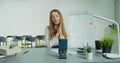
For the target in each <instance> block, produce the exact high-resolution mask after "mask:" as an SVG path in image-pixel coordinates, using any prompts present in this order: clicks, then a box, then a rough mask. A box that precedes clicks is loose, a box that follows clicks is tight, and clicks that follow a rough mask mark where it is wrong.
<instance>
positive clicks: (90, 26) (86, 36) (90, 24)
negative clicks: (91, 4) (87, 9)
mask: <svg viewBox="0 0 120 63" xmlns="http://www.w3.org/2000/svg"><path fill="white" fill-rule="evenodd" d="M68 30H69V42H70V47H72V48H78V47H83V45H84V46H85V45H86V44H87V43H88V44H89V45H90V46H93V47H95V46H94V43H95V27H94V18H93V16H91V15H74V14H73V15H72V14H71V15H69V22H68Z"/></svg>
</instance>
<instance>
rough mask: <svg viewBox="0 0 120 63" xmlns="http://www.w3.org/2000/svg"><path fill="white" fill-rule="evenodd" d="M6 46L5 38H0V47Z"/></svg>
mask: <svg viewBox="0 0 120 63" xmlns="http://www.w3.org/2000/svg"><path fill="white" fill-rule="evenodd" d="M5 44H6V37H3V36H0V46H1V47H2V46H5Z"/></svg>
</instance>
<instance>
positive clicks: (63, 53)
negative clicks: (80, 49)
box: [58, 39, 67, 59]
mask: <svg viewBox="0 0 120 63" xmlns="http://www.w3.org/2000/svg"><path fill="white" fill-rule="evenodd" d="M58 49H59V51H58V52H59V59H66V58H67V39H59V46H58Z"/></svg>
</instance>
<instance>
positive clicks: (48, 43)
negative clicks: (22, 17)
mask: <svg viewBox="0 0 120 63" xmlns="http://www.w3.org/2000/svg"><path fill="white" fill-rule="evenodd" d="M49 34H50V31H49V28H48V27H46V28H45V41H46V46H47V47H48V48H51V47H52V46H56V45H58V39H57V38H56V37H53V38H52V39H51V40H49Z"/></svg>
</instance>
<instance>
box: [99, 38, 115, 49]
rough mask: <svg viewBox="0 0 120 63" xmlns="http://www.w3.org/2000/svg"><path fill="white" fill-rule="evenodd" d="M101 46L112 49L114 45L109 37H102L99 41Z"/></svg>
mask: <svg viewBox="0 0 120 63" xmlns="http://www.w3.org/2000/svg"><path fill="white" fill-rule="evenodd" d="M100 42H101V44H102V46H105V47H110V48H111V47H112V46H113V44H114V39H113V38H110V37H103V38H102V39H101V40H100Z"/></svg>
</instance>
